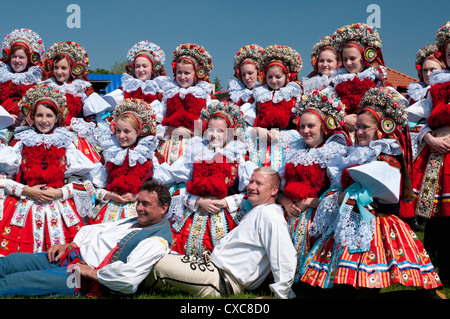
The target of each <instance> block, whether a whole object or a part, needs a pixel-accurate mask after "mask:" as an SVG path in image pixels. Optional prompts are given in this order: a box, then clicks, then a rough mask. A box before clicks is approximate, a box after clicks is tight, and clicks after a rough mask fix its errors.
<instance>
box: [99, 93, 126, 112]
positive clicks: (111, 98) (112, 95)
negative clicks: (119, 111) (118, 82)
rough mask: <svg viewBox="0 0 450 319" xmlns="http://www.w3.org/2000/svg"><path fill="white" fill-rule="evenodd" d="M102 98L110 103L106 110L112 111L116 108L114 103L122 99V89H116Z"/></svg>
mask: <svg viewBox="0 0 450 319" xmlns="http://www.w3.org/2000/svg"><path fill="white" fill-rule="evenodd" d="M103 99H104V100H105V101H106V102H107V103H108V104H109V105H110V108H109V109H108V111H112V110H114V109H115V108H116V105H117V104H119V103H120V102H121V101H123V100H124V96H123V91H122V90H121V89H116V90H114V91H112V92H110V93H108V94H106V95H105V96H103Z"/></svg>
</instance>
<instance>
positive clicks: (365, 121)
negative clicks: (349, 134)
mask: <svg viewBox="0 0 450 319" xmlns="http://www.w3.org/2000/svg"><path fill="white" fill-rule="evenodd" d="M355 133H356V137H357V138H358V144H359V145H363V146H367V145H369V144H370V142H371V141H374V140H376V139H378V134H377V133H378V121H377V120H376V119H375V118H374V117H373V116H372V115H370V114H368V113H365V112H364V113H361V114H359V115H358V117H357V119H356V125H355Z"/></svg>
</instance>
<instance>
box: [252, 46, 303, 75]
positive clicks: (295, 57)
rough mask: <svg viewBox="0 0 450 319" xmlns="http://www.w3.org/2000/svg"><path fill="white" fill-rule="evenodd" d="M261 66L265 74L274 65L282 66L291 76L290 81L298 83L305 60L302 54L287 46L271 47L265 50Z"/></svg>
mask: <svg viewBox="0 0 450 319" xmlns="http://www.w3.org/2000/svg"><path fill="white" fill-rule="evenodd" d="M260 65H261V67H262V69H263V72H264V73H265V72H267V69H268V68H269V67H270V66H272V65H279V66H281V67H282V68H283V69H284V70H285V72H286V73H287V74H288V75H289V76H288V79H289V81H296V80H297V76H298V74H299V73H300V71H301V70H302V68H303V60H302V58H301V56H300V54H299V53H298V52H297V51H295V50H294V49H292V48H290V47H288V46H286V45H278V44H275V45H270V46H268V47H267V48H265V49H264V52H263V54H262V55H261V62H260Z"/></svg>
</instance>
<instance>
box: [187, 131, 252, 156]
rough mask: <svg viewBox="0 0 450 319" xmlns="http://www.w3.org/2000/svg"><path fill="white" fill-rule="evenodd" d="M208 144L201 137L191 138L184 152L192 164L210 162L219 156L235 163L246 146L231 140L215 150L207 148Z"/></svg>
mask: <svg viewBox="0 0 450 319" xmlns="http://www.w3.org/2000/svg"><path fill="white" fill-rule="evenodd" d="M208 144H209V142H208V140H206V139H204V138H202V137H199V136H194V137H192V138H191V140H190V143H189V145H188V148H187V150H186V156H187V157H188V158H189V159H190V160H192V162H201V161H209V160H212V159H213V158H214V156H216V155H217V154H221V155H223V156H225V157H226V158H227V159H228V160H229V161H232V162H237V161H239V159H241V158H242V157H243V156H244V154H245V152H246V146H245V144H244V143H243V142H241V141H236V140H233V141H230V142H229V143H227V144H226V145H225V146H224V147H219V148H215V149H212V148H210V147H208Z"/></svg>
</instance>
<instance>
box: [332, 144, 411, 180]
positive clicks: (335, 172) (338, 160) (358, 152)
mask: <svg viewBox="0 0 450 319" xmlns="http://www.w3.org/2000/svg"><path fill="white" fill-rule="evenodd" d="M380 154H384V155H391V156H399V155H401V154H402V149H401V148H400V145H399V144H398V142H397V140H395V139H390V138H383V139H380V140H376V141H372V142H370V144H369V146H362V145H352V146H349V147H347V148H346V151H345V154H339V155H336V156H335V157H333V158H332V159H331V160H330V162H329V163H328V177H329V178H330V181H331V184H332V186H334V187H340V185H341V175H342V172H343V170H344V169H345V168H346V167H350V166H353V165H356V164H366V163H370V162H373V161H375V160H376V159H377V156H378V155H380Z"/></svg>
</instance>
